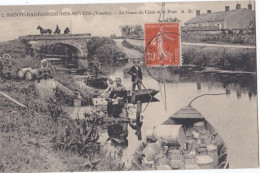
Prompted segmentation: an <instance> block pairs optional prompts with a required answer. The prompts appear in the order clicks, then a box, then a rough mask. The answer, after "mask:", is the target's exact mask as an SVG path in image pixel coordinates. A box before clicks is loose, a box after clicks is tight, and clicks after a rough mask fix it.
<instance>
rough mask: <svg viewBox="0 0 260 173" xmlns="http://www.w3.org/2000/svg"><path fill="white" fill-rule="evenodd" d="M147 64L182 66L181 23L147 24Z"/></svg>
mask: <svg viewBox="0 0 260 173" xmlns="http://www.w3.org/2000/svg"><path fill="white" fill-rule="evenodd" d="M145 46H146V49H145V62H146V65H147V66H160V65H165V66H181V64H182V59H181V57H182V56H181V37H180V23H179V22H175V23H149V24H145Z"/></svg>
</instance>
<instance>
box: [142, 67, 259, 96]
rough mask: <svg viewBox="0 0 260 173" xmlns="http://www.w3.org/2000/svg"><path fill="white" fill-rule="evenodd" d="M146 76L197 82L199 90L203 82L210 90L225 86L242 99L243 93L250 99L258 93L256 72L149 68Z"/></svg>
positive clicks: (166, 81) (181, 81) (165, 79)
mask: <svg viewBox="0 0 260 173" xmlns="http://www.w3.org/2000/svg"><path fill="white" fill-rule="evenodd" d="M145 75H146V76H149V77H152V78H153V79H155V80H158V81H160V82H165V83H196V84H197V90H201V89H202V84H206V86H207V87H208V91H211V90H212V88H213V87H214V88H220V87H222V88H224V89H225V90H226V92H227V93H230V92H235V93H236V95H237V98H238V99H240V98H241V96H242V93H243V94H247V95H248V97H249V99H250V100H251V99H252V97H256V95H257V79H256V75H255V74H247V73H246V74H237V73H229V74H227V73H212V72H200V71H190V70H189V71H186V72H184V71H175V72H173V71H170V70H169V69H167V70H160V71H159V70H155V69H152V68H151V69H147V71H146V74H145Z"/></svg>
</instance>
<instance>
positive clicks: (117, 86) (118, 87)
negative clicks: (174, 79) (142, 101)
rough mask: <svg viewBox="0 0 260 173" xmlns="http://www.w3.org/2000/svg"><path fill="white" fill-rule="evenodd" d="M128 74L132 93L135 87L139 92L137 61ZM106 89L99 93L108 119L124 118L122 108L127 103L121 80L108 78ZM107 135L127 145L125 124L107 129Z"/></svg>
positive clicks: (140, 75) (140, 80)
mask: <svg viewBox="0 0 260 173" xmlns="http://www.w3.org/2000/svg"><path fill="white" fill-rule="evenodd" d="M128 74H130V75H131V76H132V77H131V81H132V91H134V90H135V88H136V86H137V88H138V90H141V82H142V78H143V76H142V71H141V68H140V66H139V60H134V66H133V67H131V68H130V70H129V72H128ZM107 82H108V87H107V88H106V89H105V90H104V91H103V92H102V93H101V95H100V96H101V97H103V98H106V99H107V101H108V104H107V113H108V116H109V117H113V118H126V113H125V112H124V109H123V108H124V106H125V104H126V102H127V89H126V87H125V86H123V85H122V80H121V78H115V77H114V76H110V77H109V78H108V81H107ZM108 135H109V137H110V138H113V140H118V143H124V145H125V146H126V145H127V143H128V142H127V136H128V130H127V123H119V124H117V125H112V126H109V127H108Z"/></svg>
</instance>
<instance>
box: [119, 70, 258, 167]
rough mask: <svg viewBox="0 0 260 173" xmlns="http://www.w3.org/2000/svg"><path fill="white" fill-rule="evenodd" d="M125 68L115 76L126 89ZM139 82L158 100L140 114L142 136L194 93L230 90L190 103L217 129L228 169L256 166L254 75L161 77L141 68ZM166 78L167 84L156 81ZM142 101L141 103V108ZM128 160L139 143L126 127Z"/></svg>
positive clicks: (192, 96) (129, 85) (176, 75)
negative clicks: (224, 144)
mask: <svg viewBox="0 0 260 173" xmlns="http://www.w3.org/2000/svg"><path fill="white" fill-rule="evenodd" d="M128 69H129V68H128V67H127V68H124V69H123V71H122V69H120V70H117V71H116V72H115V73H114V76H115V77H121V78H122V83H123V85H125V86H126V87H127V88H128V89H129V88H130V87H131V82H130V81H131V80H130V75H128V74H127V73H126V72H127V70H128ZM143 73H144V79H143V84H144V85H145V87H146V88H151V89H157V90H160V91H161V92H159V93H158V94H157V95H156V96H155V97H156V98H157V99H159V100H160V102H153V103H150V104H149V105H148V107H147V109H146V110H145V112H144V113H143V116H144V122H143V126H142V136H143V139H144V138H145V133H146V131H147V129H150V128H153V127H154V126H156V125H159V124H161V123H162V122H163V121H165V120H166V119H167V118H168V117H169V116H171V115H172V114H173V113H175V112H176V111H178V110H179V109H181V108H183V107H185V106H187V105H188V104H189V102H190V101H191V100H192V99H193V98H195V97H196V96H199V95H202V94H210V93H212V94H218V93H225V92H226V91H230V94H229V95H220V96H204V97H201V98H199V99H197V100H196V101H194V102H193V103H192V106H193V107H194V108H195V109H197V110H198V111H199V112H200V113H201V114H202V115H203V116H205V118H206V120H207V121H208V122H210V123H211V124H212V125H213V127H214V128H215V129H216V130H217V131H218V132H219V134H220V135H221V136H222V138H223V139H224V142H225V143H226V145H227V148H228V150H229V162H230V168H250V167H256V166H258V130H257V128H258V126H257V122H258V120H257V92H256V76H255V75H252V74H209V73H205V74H201V73H199V74H198V73H195V72H191V73H182V74H180V73H171V76H170V77H169V76H168V77H167V78H168V79H163V78H164V77H163V76H165V75H163V73H162V72H161V73H158V72H157V73H152V74H153V75H155V76H152V75H151V73H150V74H148V73H147V70H146V69H143ZM158 78H159V81H168V82H169V81H170V82H169V83H165V86H164V84H163V83H160V82H158V80H155V79H158ZM145 106H146V103H144V104H143V108H144V107H145ZM128 142H129V143H128V148H127V149H126V157H127V158H128V159H129V158H130V156H131V154H132V153H133V152H134V150H135V149H136V147H137V146H138V145H139V144H140V141H138V140H137V136H136V135H135V131H134V130H132V129H131V128H130V127H129V135H128Z"/></svg>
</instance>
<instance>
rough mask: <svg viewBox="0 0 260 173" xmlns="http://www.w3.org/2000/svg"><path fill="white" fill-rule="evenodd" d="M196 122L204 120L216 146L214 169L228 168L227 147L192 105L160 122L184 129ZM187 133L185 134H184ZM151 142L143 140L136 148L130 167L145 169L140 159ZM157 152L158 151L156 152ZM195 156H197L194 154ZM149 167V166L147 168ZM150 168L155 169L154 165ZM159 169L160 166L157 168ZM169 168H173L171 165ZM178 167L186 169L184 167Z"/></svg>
mask: <svg viewBox="0 0 260 173" xmlns="http://www.w3.org/2000/svg"><path fill="white" fill-rule="evenodd" d="M197 122H204V124H205V129H206V130H208V131H209V132H210V135H211V137H212V138H214V145H215V146H216V147H217V148H216V150H217V157H216V162H217V163H216V166H214V167H213V168H214V169H227V168H229V161H228V150H227V147H226V145H225V143H224V141H223V139H222V138H221V136H220V135H219V134H218V132H217V131H216V130H215V129H214V128H213V126H212V125H211V124H210V123H209V122H208V121H207V120H206V119H205V117H204V116H202V115H201V113H199V112H198V111H197V110H196V109H194V108H193V107H192V106H190V105H189V106H186V107H184V108H182V109H180V110H179V111H177V112H176V113H174V114H173V115H172V116H170V117H169V118H168V119H167V120H166V121H164V122H163V123H162V125H167V126H174V125H182V126H183V127H184V129H189V128H191V127H193V125H194V123H197ZM186 135H187V134H186ZM150 144H151V142H148V141H147V140H146V141H143V142H142V143H141V144H140V146H139V147H138V148H137V149H136V151H135V153H134V154H133V156H132V159H131V165H132V169H134V170H142V169H147V167H143V164H142V160H143V156H144V155H143V153H142V152H143V151H144V150H145V148H146V147H147V146H148V145H150ZM158 154H159V153H158ZM196 157H197V156H196ZM148 169H149V168H148ZM152 169H155V168H154V167H153V168H152ZM159 169H160V168H159ZM171 169H173V168H172V167H171ZM179 169H186V168H185V167H183V168H179ZM191 169H203V168H202V167H197V168H191Z"/></svg>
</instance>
